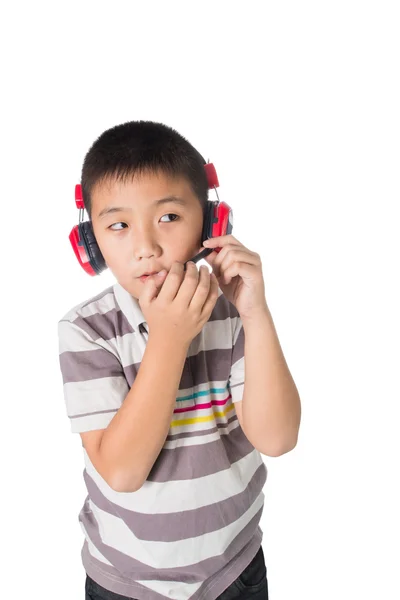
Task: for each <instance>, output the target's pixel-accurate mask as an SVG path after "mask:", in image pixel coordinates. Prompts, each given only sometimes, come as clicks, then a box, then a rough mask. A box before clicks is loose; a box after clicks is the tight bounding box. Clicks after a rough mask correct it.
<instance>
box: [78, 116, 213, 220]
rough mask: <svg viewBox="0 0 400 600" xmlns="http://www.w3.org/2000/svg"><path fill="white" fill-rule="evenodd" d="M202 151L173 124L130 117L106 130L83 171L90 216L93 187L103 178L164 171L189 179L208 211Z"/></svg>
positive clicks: (91, 149) (90, 150) (87, 159)
mask: <svg viewBox="0 0 400 600" xmlns="http://www.w3.org/2000/svg"><path fill="white" fill-rule="evenodd" d="M204 164H205V160H204V158H203V157H202V156H201V154H200V153H199V152H198V151H197V150H196V149H195V148H194V147H193V146H192V145H191V144H190V143H189V142H188V140H187V139H185V138H184V137H183V136H182V135H181V134H180V133H178V132H177V131H176V130H175V129H173V128H172V127H169V126H168V125H164V124H162V123H155V122H153V121H129V122H127V123H123V124H121V125H116V126H115V127H112V128H111V129H107V130H106V131H104V132H103V133H102V134H101V135H100V136H99V137H98V138H97V140H96V141H95V142H94V143H93V144H92V146H91V147H90V149H89V151H88V152H87V154H86V156H85V159H84V162H83V166H82V175H81V186H82V197H83V201H84V205H85V208H86V211H87V213H88V215H89V218H91V208H92V191H93V188H94V187H95V186H96V185H97V184H99V183H101V182H102V181H104V180H109V179H111V180H112V179H115V180H119V181H126V180H127V179H129V178H132V177H134V175H136V174H138V175H141V174H144V173H155V174H157V173H159V172H162V173H165V174H166V175H171V176H183V177H185V178H186V179H187V181H188V182H189V183H190V185H191V187H192V190H193V193H194V194H195V195H196V196H197V198H198V199H199V201H200V204H201V205H202V208H203V214H205V210H206V205H207V200H208V183H207V176H206V173H205V169H204Z"/></svg>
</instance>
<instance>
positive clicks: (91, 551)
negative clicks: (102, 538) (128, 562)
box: [79, 521, 113, 567]
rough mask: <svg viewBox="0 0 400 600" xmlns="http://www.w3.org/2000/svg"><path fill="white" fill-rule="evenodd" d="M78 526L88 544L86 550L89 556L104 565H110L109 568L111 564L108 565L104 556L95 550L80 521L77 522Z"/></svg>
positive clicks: (108, 562)
mask: <svg viewBox="0 0 400 600" xmlns="http://www.w3.org/2000/svg"><path fill="white" fill-rule="evenodd" d="M79 525H80V526H81V529H82V531H83V535H84V536H85V538H86V541H87V543H88V550H89V554H91V555H92V556H93V557H94V558H96V559H97V560H99V561H100V562H102V563H104V564H106V565H110V566H111V567H112V566H113V564H112V563H110V561H109V560H107V559H106V557H105V556H103V555H102V554H101V552H99V551H98V550H97V548H96V546H95V545H94V544H93V542H92V541H91V539H90V537H89V534H88V532H87V531H86V529H85V526H84V525H83V523H82V521H79Z"/></svg>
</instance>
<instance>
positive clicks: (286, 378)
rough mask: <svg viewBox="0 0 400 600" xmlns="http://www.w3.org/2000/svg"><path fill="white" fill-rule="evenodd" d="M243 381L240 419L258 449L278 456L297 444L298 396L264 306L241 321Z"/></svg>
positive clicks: (299, 411)
mask: <svg viewBox="0 0 400 600" xmlns="http://www.w3.org/2000/svg"><path fill="white" fill-rule="evenodd" d="M243 328H244V333H245V384H244V392H243V402H242V411H243V422H244V426H245V429H246V433H247V434H248V437H249V439H250V441H251V442H252V444H253V445H254V446H255V447H257V448H258V449H259V450H260V452H262V453H263V454H266V455H269V456H278V455H279V454H283V453H284V452H288V451H289V450H291V449H292V448H294V446H295V445H296V443H297V436H298V431H299V426H300V417H301V405H300V398H299V394H298V391H297V388H296V385H295V383H294V381H293V378H292V376H291V374H290V371H289V368H288V366H287V364H286V360H285V357H284V355H283V352H282V349H281V346H280V343H279V339H278V336H277V333H276V330H275V326H274V323H273V320H272V316H271V314H270V312H269V309H268V308H266V309H265V311H262V312H261V313H259V314H258V315H257V316H255V317H254V318H253V319H247V320H243Z"/></svg>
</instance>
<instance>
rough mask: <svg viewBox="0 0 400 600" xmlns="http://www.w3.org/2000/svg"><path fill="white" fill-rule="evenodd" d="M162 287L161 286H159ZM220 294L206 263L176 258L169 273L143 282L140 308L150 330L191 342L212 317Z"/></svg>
mask: <svg viewBox="0 0 400 600" xmlns="http://www.w3.org/2000/svg"><path fill="white" fill-rule="evenodd" d="M160 288H161V289H160ZM217 298H218V282H217V279H216V277H215V275H214V274H213V273H210V271H209V269H208V268H207V267H206V266H205V265H203V266H202V267H201V268H200V270H199V271H198V270H197V267H196V265H195V264H194V263H192V262H189V263H187V265H186V271H185V270H184V266H183V263H179V262H174V263H173V265H172V267H171V270H170V272H169V273H166V274H164V275H162V276H159V275H152V276H150V277H148V278H147V280H146V282H145V283H144V289H143V293H142V294H141V296H140V298H139V299H138V300H139V304H140V308H141V309H142V312H143V315H144V316H145V318H146V321H147V323H148V324H149V334H150V331H151V333H152V334H153V333H154V332H156V333H157V335H158V334H160V335H162V336H168V338H169V339H173V340H174V341H175V340H176V341H177V342H179V343H182V344H185V345H187V346H189V345H190V342H191V341H192V340H193V338H194V337H195V336H196V335H197V334H198V333H200V331H201V329H202V328H203V325H204V324H205V323H206V322H207V321H208V319H209V318H210V315H211V312H212V310H213V308H214V306H215V303H216V301H217Z"/></svg>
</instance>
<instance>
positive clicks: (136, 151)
mask: <svg viewBox="0 0 400 600" xmlns="http://www.w3.org/2000/svg"><path fill="white" fill-rule="evenodd" d="M81 185H82V196H83V200H84V203H85V208H86V210H87V212H88V215H89V218H90V219H91V221H92V225H93V231H94V234H95V236H96V241H97V243H98V245H99V247H100V250H101V252H102V254H103V257H104V260H105V262H106V264H107V266H108V267H109V268H110V270H111V271H112V272H113V274H114V276H115V277H116V279H117V281H118V282H119V283H120V284H121V285H122V286H123V287H124V288H125V289H126V290H127V291H128V292H129V293H130V294H131V295H132V296H134V297H135V298H138V297H139V295H140V293H141V290H142V289H143V283H142V281H141V280H140V279H139V277H140V276H141V275H143V274H144V273H149V272H154V271H160V270H161V269H166V270H167V271H169V269H170V268H171V265H172V263H173V262H174V261H180V262H185V261H187V260H188V259H189V258H191V257H192V256H194V255H195V254H197V252H199V251H200V249H201V241H202V240H201V234H202V229H203V217H204V213H205V209H206V206H207V201H208V183H207V176H206V173H205V169H204V159H203V158H202V156H201V155H200V154H199V153H198V152H197V150H196V149H195V148H193V146H192V145H191V144H190V143H189V142H188V141H187V140H186V139H185V138H184V137H182V136H181V135H180V134H179V133H178V132H177V131H175V130H174V129H172V128H170V127H168V126H166V125H163V124H161V123H154V122H151V121H132V122H129V123H124V124H122V125H117V126H116V127H113V128H112V129H109V130H107V131H105V132H104V133H103V134H102V135H101V136H100V137H99V138H98V139H97V140H96V141H95V142H94V144H93V145H92V146H91V148H90V150H89V151H88V153H87V155H86V157H85V160H84V163H83V167H82V177H81Z"/></svg>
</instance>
